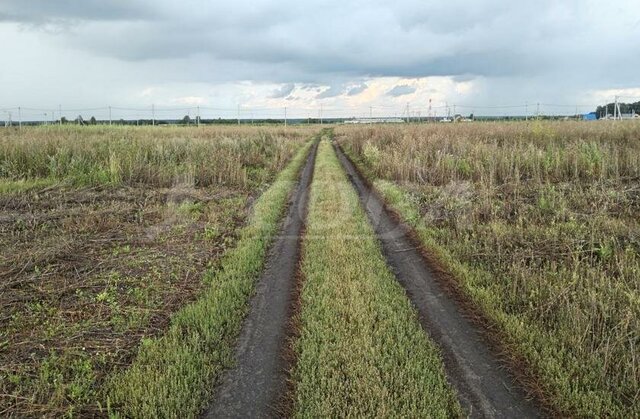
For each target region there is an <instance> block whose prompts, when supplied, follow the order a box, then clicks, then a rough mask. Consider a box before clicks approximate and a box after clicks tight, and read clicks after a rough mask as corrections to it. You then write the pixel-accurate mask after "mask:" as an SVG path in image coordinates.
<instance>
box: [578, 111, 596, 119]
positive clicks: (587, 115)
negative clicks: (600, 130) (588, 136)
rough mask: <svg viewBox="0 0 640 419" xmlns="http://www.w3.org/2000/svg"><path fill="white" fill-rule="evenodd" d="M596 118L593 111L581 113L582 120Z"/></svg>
mask: <svg viewBox="0 0 640 419" xmlns="http://www.w3.org/2000/svg"><path fill="white" fill-rule="evenodd" d="M597 119H598V114H597V113H595V112H589V113H585V114H584V115H582V120H583V121H596V120H597Z"/></svg>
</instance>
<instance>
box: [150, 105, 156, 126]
mask: <svg viewBox="0 0 640 419" xmlns="http://www.w3.org/2000/svg"><path fill="white" fill-rule="evenodd" d="M155 125H156V105H155V104H151V126H155Z"/></svg>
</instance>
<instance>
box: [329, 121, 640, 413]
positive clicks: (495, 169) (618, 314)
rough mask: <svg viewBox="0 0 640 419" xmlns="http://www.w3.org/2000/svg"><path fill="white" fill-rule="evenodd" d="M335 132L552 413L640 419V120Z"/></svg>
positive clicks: (414, 126) (367, 128)
mask: <svg viewBox="0 0 640 419" xmlns="http://www.w3.org/2000/svg"><path fill="white" fill-rule="evenodd" d="M336 133H337V135H338V137H339V141H340V143H341V144H342V145H343V147H345V149H347V151H348V152H349V153H350V154H351V155H352V156H354V157H355V158H356V159H357V160H358V161H359V162H360V164H361V166H362V167H364V168H365V169H366V170H367V171H368V172H369V173H370V174H371V175H372V176H373V177H375V178H378V179H381V180H384V181H378V186H379V187H380V188H381V189H382V190H383V191H385V192H386V193H388V196H393V193H395V192H393V191H394V190H397V189H398V188H397V187H398V186H400V188H399V189H400V192H398V194H400V195H402V197H401V198H398V199H397V203H400V204H401V205H404V206H405V208H411V210H408V211H407V212H406V213H407V214H412V211H413V209H415V213H413V215H412V216H411V217H412V218H413V219H412V220H411V221H412V223H413V224H414V225H415V226H418V227H419V229H420V230H421V231H422V233H423V234H422V237H423V239H424V240H425V242H427V243H428V244H429V245H430V246H432V247H433V248H434V249H436V250H437V251H438V252H441V253H442V254H443V255H444V256H443V257H444V259H446V260H448V263H449V265H450V266H452V267H453V270H455V271H456V273H458V274H459V275H458V276H459V277H460V280H461V281H462V283H463V288H464V289H465V290H466V292H467V293H468V294H469V295H470V296H471V298H472V299H473V300H474V301H476V303H477V304H478V305H479V306H481V307H482V309H483V310H484V311H485V313H487V314H488V315H489V316H490V317H491V318H493V319H494V320H495V321H496V322H497V323H498V324H499V325H500V326H501V327H502V329H503V331H505V332H506V334H507V336H509V342H507V343H508V345H512V346H514V347H515V348H517V350H518V352H519V353H520V354H523V355H524V356H525V357H526V358H527V359H528V360H529V362H530V363H531V364H532V365H534V367H535V369H536V373H537V374H539V376H540V377H541V382H542V383H543V385H544V386H545V387H546V390H547V392H548V394H550V395H551V397H553V398H554V402H555V403H556V405H557V406H558V407H559V408H560V409H561V410H565V411H567V412H570V413H573V414H576V415H578V416H601V415H612V416H629V415H631V416H633V415H638V414H640V356H639V355H638V354H639V353H640V351H639V348H640V223H639V220H640V124H638V123H636V122H629V123H608V122H602V123H600V122H595V123H578V122H556V123H546V122H545V123H538V122H530V123H472V124H457V125H447V126H444V125H422V126H416V125H413V126H403V127H398V126H376V127H344V128H339V129H337V130H336ZM389 181H390V182H392V183H389Z"/></svg>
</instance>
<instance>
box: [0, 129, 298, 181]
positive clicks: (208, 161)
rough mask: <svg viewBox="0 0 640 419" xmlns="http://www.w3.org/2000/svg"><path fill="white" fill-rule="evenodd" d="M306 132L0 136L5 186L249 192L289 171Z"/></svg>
mask: <svg viewBox="0 0 640 419" xmlns="http://www.w3.org/2000/svg"><path fill="white" fill-rule="evenodd" d="M308 136H309V132H308V130H306V129H304V128H297V129H296V128H294V129H292V128H288V129H286V130H284V129H282V128H275V127H261V128H259V129H256V128H252V127H229V126H226V127H225V126H222V127H201V128H184V127H173V128H167V127H162V128H160V127H155V128H151V127H143V128H137V127H109V126H98V127H77V126H62V127H57V126H53V127H37V128H24V129H23V130H9V129H7V130H0V179H3V180H4V181H24V180H35V179H50V180H56V181H69V182H71V183H73V184H81V185H85V184H104V183H116V184H119V183H124V184H146V185H150V186H157V187H163V186H171V185H172V183H174V182H175V181H176V179H188V180H190V181H192V182H193V183H195V185H196V186H209V185H212V184H225V185H230V186H233V187H245V186H247V185H248V184H249V183H251V182H257V183H260V182H263V181H264V180H265V178H268V177H271V176H273V174H274V173H276V172H278V171H279V170H280V169H282V168H283V167H284V164H285V163H286V162H287V161H288V160H289V159H290V157H291V156H292V155H293V153H294V152H295V151H296V150H297V148H298V146H299V145H300V144H301V143H302V142H303V141H304V139H305V138H308Z"/></svg>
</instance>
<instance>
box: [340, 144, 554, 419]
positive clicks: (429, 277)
mask: <svg viewBox="0 0 640 419" xmlns="http://www.w3.org/2000/svg"><path fill="white" fill-rule="evenodd" d="M334 149H335V150H336V153H337V154H338V158H339V160H340V162H341V163H342V166H343V167H344V170H345V171H346V173H347V176H348V177H349V179H350V180H351V183H352V184H353V186H354V187H355V189H356V191H357V193H358V196H359V197H360V201H361V203H362V206H363V207H364V208H365V210H366V213H367V216H368V217H369V220H370V221H371V223H372V225H373V227H374V229H375V231H376V234H377V235H378V238H379V240H380V242H381V244H382V250H383V253H384V256H385V258H386V260H387V263H388V264H389V266H390V267H391V269H392V271H393V272H394V274H395V275H396V278H397V279H398V281H399V282H400V284H401V285H402V286H403V287H404V288H405V290H406V292H407V294H408V296H409V298H410V299H411V302H412V303H413V305H414V306H415V307H416V309H417V311H418V314H419V316H420V322H421V324H422V326H423V328H424V329H425V330H426V331H427V333H428V334H429V335H430V336H431V338H432V339H433V340H434V341H435V342H436V343H437V344H438V346H439V347H440V349H441V351H442V354H443V358H444V363H445V370H446V373H447V379H448V380H449V382H450V383H451V385H452V386H453V387H454V388H455V389H456V391H457V392H458V397H459V400H460V403H461V405H462V407H463V408H464V409H465V410H466V412H467V414H468V415H469V416H470V417H495V418H525V417H526V418H528V417H541V416H543V412H541V411H540V410H539V409H538V407H537V406H536V404H535V403H534V402H532V401H531V400H528V399H527V396H526V394H525V392H524V391H523V390H522V388H521V387H520V386H519V385H518V384H517V383H516V380H515V378H514V377H513V376H512V375H511V374H510V373H509V372H507V370H506V369H505V365H504V363H503V362H502V361H500V359H499V357H498V356H497V355H496V354H495V353H494V352H493V351H492V350H491V348H490V345H489V344H488V342H487V341H486V340H485V339H484V337H483V333H482V331H481V330H480V328H479V327H478V326H477V325H476V324H474V323H473V322H471V321H470V320H469V319H467V318H466V317H465V316H464V315H463V312H464V310H462V309H461V307H460V306H459V305H458V304H457V303H456V301H454V299H453V298H451V296H450V295H449V294H448V293H447V292H446V290H445V289H444V288H443V287H442V285H441V284H440V283H439V282H438V281H437V279H436V276H435V274H434V271H433V270H432V269H430V267H429V265H428V263H427V262H426V260H425V259H424V257H423V256H422V254H421V251H420V249H419V248H416V244H415V242H414V241H413V240H412V239H411V238H410V234H409V233H410V232H409V231H408V229H407V228H406V227H405V226H404V225H402V223H400V222H399V221H397V220H396V218H395V217H394V216H393V214H392V213H391V212H390V211H389V210H387V209H386V208H385V206H384V203H383V201H382V199H381V198H380V197H379V196H378V195H377V194H375V193H372V190H371V188H370V187H369V186H368V184H367V182H366V181H365V180H364V179H363V177H362V176H361V175H360V173H359V172H358V171H357V169H356V168H355V167H354V165H353V164H352V163H351V161H349V159H348V158H347V157H346V156H345V154H344V153H343V152H342V150H340V148H339V147H337V146H335V144H334Z"/></svg>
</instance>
